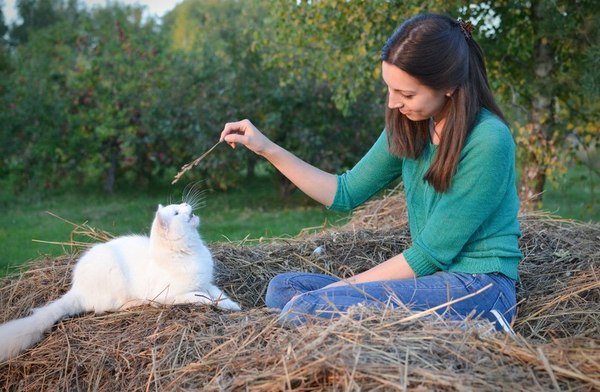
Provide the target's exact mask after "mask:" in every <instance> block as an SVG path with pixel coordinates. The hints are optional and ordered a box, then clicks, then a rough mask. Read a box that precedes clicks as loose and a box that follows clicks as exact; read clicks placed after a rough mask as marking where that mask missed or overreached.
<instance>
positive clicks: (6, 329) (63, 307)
mask: <svg viewBox="0 0 600 392" xmlns="http://www.w3.org/2000/svg"><path fill="white" fill-rule="evenodd" d="M84 310H85V309H83V307H82V305H81V302H80V300H79V297H78V295H77V294H76V293H75V292H73V291H68V292H67V293H66V294H65V295H63V296H62V297H61V298H59V299H57V300H56V301H54V302H50V303H49V304H47V305H45V306H42V307H41V308H37V309H35V310H34V311H33V314H32V315H31V316H28V317H24V318H20V319H16V320H12V321H9V322H7V323H6V324H3V325H0V362H4V361H5V360H7V359H10V358H13V357H16V356H17V355H19V354H20V353H21V352H22V351H23V350H25V349H27V348H29V347H31V346H33V345H34V344H35V343H37V342H39V341H40V340H41V339H42V336H43V335H44V332H46V331H47V330H48V329H50V328H52V326H53V325H54V324H55V323H56V322H57V321H59V320H61V319H63V318H64V317H66V316H71V315H75V314H78V313H81V312H83V311H84Z"/></svg>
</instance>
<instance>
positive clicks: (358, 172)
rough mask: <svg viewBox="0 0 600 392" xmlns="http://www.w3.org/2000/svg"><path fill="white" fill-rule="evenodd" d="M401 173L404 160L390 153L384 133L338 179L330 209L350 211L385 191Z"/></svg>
mask: <svg viewBox="0 0 600 392" xmlns="http://www.w3.org/2000/svg"><path fill="white" fill-rule="evenodd" d="M401 172H402V159H401V158H399V157H397V156H395V155H393V154H391V153H390V151H389V143H388V140H387V133H386V131H385V130H384V131H383V132H382V133H381V135H380V136H379V138H378V139H377V141H376V142H375V144H374V145H373V146H372V147H371V149H370V150H369V151H368V152H367V154H366V155H365V156H364V157H363V158H362V159H361V160H360V161H359V162H358V163H357V164H356V165H355V166H354V167H353V168H352V169H350V170H348V171H347V172H345V173H344V174H342V175H339V176H337V190H336V194H335V197H334V200H333V203H332V204H331V206H329V208H331V209H332V210H337V211H349V210H352V209H353V208H355V207H357V206H359V205H360V204H362V203H364V202H365V201H367V200H368V199H369V198H370V197H371V196H373V195H374V194H376V193H377V192H379V191H380V190H382V189H383V188H385V187H386V186H387V185H388V184H389V183H390V182H392V181H393V180H394V179H396V178H397V177H398V176H399V175H400V174H401Z"/></svg>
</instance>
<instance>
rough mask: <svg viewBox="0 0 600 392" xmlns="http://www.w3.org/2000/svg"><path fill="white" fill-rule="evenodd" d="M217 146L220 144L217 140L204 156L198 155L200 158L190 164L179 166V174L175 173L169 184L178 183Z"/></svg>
mask: <svg viewBox="0 0 600 392" xmlns="http://www.w3.org/2000/svg"><path fill="white" fill-rule="evenodd" d="M219 144H221V140H219V141H218V142H217V144H215V145H214V146H212V147H211V148H210V149H209V150H208V151H207V152H205V153H204V154H202V155H200V157H198V158H196V159H194V160H193V161H192V162H190V163H186V164H185V165H183V166H181V170H180V171H179V173H177V174H176V175H175V178H174V179H173V181H172V182H171V185H173V184H175V183H176V182H177V181H179V179H180V178H181V176H183V175H184V174H185V172H187V171H188V170H190V169H193V168H194V167H196V166H197V165H198V164H199V163H200V161H201V160H202V159H204V157H205V156H207V155H208V154H209V153H210V152H211V151H212V150H214V149H215V147H217V146H218V145H219Z"/></svg>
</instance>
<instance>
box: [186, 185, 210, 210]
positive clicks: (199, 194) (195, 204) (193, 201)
mask: <svg viewBox="0 0 600 392" xmlns="http://www.w3.org/2000/svg"><path fill="white" fill-rule="evenodd" d="M204 192H205V190H204V189H200V181H198V182H194V183H191V184H188V185H187V186H186V187H185V188H184V190H183V195H182V196H183V197H182V201H183V202H184V203H187V204H189V205H190V206H191V207H192V210H196V209H197V208H202V207H204V206H205V201H204Z"/></svg>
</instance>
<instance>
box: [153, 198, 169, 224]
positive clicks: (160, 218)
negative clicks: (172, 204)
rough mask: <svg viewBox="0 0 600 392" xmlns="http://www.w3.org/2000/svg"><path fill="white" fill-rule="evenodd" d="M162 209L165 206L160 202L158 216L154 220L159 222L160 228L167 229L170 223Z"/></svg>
mask: <svg viewBox="0 0 600 392" xmlns="http://www.w3.org/2000/svg"><path fill="white" fill-rule="evenodd" d="M162 210H163V206H162V205H161V204H159V205H158V209H157V210H156V216H155V218H154V221H155V222H156V223H157V224H158V226H159V227H160V228H163V229H166V228H167V227H168V226H169V224H168V222H167V219H166V217H165V216H164V214H163V213H162Z"/></svg>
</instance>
